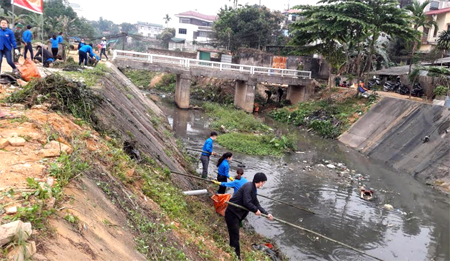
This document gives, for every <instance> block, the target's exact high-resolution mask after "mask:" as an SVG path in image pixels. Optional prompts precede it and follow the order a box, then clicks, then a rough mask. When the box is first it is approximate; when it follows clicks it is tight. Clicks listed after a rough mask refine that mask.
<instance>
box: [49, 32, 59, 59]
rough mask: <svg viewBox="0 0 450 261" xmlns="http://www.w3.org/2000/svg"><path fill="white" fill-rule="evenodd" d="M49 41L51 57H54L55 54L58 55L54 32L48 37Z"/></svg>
mask: <svg viewBox="0 0 450 261" xmlns="http://www.w3.org/2000/svg"><path fill="white" fill-rule="evenodd" d="M50 42H51V43H52V54H53V57H54V58H55V59H56V56H57V55H58V39H57V38H56V34H54V35H53V36H52V38H50Z"/></svg>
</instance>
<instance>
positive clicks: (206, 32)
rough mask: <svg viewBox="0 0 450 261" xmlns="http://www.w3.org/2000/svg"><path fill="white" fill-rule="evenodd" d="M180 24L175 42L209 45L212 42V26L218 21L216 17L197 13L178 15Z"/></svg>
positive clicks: (176, 30) (190, 12)
mask: <svg viewBox="0 0 450 261" xmlns="http://www.w3.org/2000/svg"><path fill="white" fill-rule="evenodd" d="M175 16H176V17H178V19H179V20H178V23H177V24H176V26H175V37H174V38H175V39H174V40H175V41H178V42H179V41H180V40H182V39H184V42H185V43H187V44H190V43H192V42H197V43H208V42H209V41H210V40H211V34H212V31H213V30H212V25H213V22H214V21H215V20H216V19H217V16H215V15H204V14H201V13H198V12H195V11H187V12H183V13H180V14H176V15H175Z"/></svg>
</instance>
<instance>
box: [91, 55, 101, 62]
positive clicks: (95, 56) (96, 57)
mask: <svg viewBox="0 0 450 261" xmlns="http://www.w3.org/2000/svg"><path fill="white" fill-rule="evenodd" d="M91 58H95V59H97V61H100V58H99V57H98V55H96V54H95V53H94V56H92V55H91Z"/></svg>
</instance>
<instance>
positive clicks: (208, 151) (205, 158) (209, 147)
mask: <svg viewBox="0 0 450 261" xmlns="http://www.w3.org/2000/svg"><path fill="white" fill-rule="evenodd" d="M216 138H217V132H215V131H213V132H211V135H210V136H209V138H208V139H207V140H206V141H205V144H203V148H202V155H201V156H200V161H201V162H202V166H203V171H202V178H204V179H206V177H208V165H209V157H211V155H216V153H215V152H213V142H214V141H215V140H216Z"/></svg>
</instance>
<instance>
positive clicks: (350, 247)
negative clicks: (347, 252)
mask: <svg viewBox="0 0 450 261" xmlns="http://www.w3.org/2000/svg"><path fill="white" fill-rule="evenodd" d="M227 204H229V205H231V206H234V207H237V208H240V209H243V210H246V211H250V210H248V209H247V208H245V207H243V206H241V205H238V204H235V203H233V202H229V201H228V202H227ZM261 216H263V217H265V218H268V217H269V216H268V215H266V214H262V213H261ZM273 220H276V221H278V222H280V223H283V224H285V225H288V226H291V227H294V228H297V229H300V230H302V231H305V232H308V233H311V234H313V235H316V236H318V237H322V238H325V239H326V240H328V241H331V242H333V243H336V244H338V245H341V246H344V247H346V248H349V249H351V250H354V251H356V252H358V253H360V254H363V255H366V256H369V257H371V258H374V259H376V260H380V261H384V260H383V259H381V258H378V257H376V256H372V255H371V254H368V253H366V252H364V251H362V250H359V249H357V248H354V247H352V246H350V245H347V244H345V243H342V242H340V241H337V240H335V239H332V238H329V237H327V236H325V235H322V234H319V233H317V232H315V231H313V230H310V229H307V228H304V227H301V226H298V225H295V224H292V223H290V222H287V221H285V220H282V219H279V218H276V217H273Z"/></svg>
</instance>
